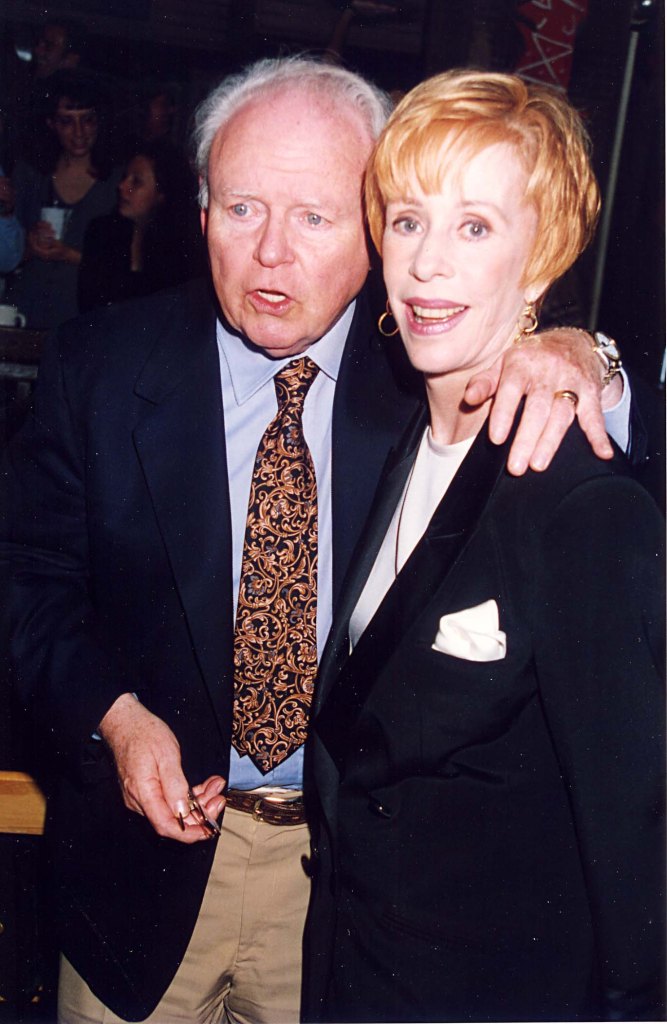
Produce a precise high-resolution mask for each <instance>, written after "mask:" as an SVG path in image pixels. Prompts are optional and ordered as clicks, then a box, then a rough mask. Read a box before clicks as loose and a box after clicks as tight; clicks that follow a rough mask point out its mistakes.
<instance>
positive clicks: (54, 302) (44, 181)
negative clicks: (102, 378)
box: [10, 71, 119, 328]
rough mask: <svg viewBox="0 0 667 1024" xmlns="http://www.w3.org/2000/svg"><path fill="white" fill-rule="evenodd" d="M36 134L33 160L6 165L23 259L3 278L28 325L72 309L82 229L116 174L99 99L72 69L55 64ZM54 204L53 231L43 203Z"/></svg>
mask: <svg viewBox="0 0 667 1024" xmlns="http://www.w3.org/2000/svg"><path fill="white" fill-rule="evenodd" d="M43 124H44V127H43V132H44V141H45V143H46V145H45V146H44V147H43V149H42V154H41V156H40V157H39V160H38V163H37V165H34V164H30V163H28V162H26V161H20V162H19V163H17V165H16V167H15V169H14V187H15V190H16V214H17V217H18V219H19V221H20V222H21V223H22V225H23V227H24V228H25V230H26V232H27V242H26V254H25V255H26V259H25V263H24V265H23V266H22V267H21V269H20V271H19V272H18V273H17V274H16V275H15V278H14V280H13V281H12V283H11V289H10V293H11V296H12V302H14V303H15V304H16V305H17V306H18V307H19V308H20V309H21V310H22V311H23V312H24V313H25V315H26V317H27V319H28V325H29V326H31V327H38V328H50V327H54V326H56V325H57V324H59V323H62V322H63V321H64V320H67V319H69V318H70V317H73V316H75V315H76V314H77V313H78V301H77V279H78V272H79V264H80V262H81V248H82V245H83V239H84V235H85V232H86V228H87V227H88V225H89V224H90V222H91V221H92V220H94V219H95V218H96V217H99V216H102V215H103V214H105V213H109V212H110V211H111V210H112V209H113V206H114V204H115V197H116V184H117V182H118V178H119V174H118V173H117V172H113V171H112V162H111V160H110V158H109V155H108V153H107V152H106V151H105V146H104V142H105V139H104V99H103V96H102V93H101V91H100V89H99V86H98V85H97V84H96V83H95V82H94V81H92V80H91V79H90V78H89V77H87V76H84V75H82V74H81V73H78V72H69V71H59V72H57V73H55V74H53V75H52V76H51V78H50V82H49V91H48V95H47V98H46V104H45V116H44V122H43ZM45 208H48V209H51V210H53V209H57V210H62V211H63V212H62V215H61V220H62V227H61V230H60V231H58V230H54V227H53V224H52V223H49V222H47V221H46V220H45V215H44V210H45Z"/></svg>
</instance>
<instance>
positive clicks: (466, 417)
mask: <svg viewBox="0 0 667 1024" xmlns="http://www.w3.org/2000/svg"><path fill="white" fill-rule="evenodd" d="M454 376H457V375H456V374H449V373H448V374H443V375H442V376H429V375H427V376H426V397H427V399H428V407H429V415H430V422H431V434H432V436H433V440H434V441H436V442H437V443H438V444H457V442H459V441H465V439H466V438H468V437H474V436H475V435H476V434H478V433H479V431H480V430H481V428H482V427H483V426H484V422H485V421H486V418H487V416H488V415H489V412H490V410H491V399H489V400H488V401H486V402H484V403H483V404H482V405H476V406H471V405H467V404H466V402H465V401H464V399H463V395H464V392H465V388H466V384H467V383H468V379H469V377H467V378H466V379H465V380H463V379H462V380H458V381H453V380H452V379H451V378H452V377H454Z"/></svg>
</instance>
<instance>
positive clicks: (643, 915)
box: [534, 477, 665, 1020]
mask: <svg viewBox="0 0 667 1024" xmlns="http://www.w3.org/2000/svg"><path fill="white" fill-rule="evenodd" d="M662 537H663V523H662V520H661V517H660V515H659V513H658V511H657V509H656V507H655V505H654V503H653V501H652V500H651V498H650V497H649V496H648V495H647V494H646V492H644V491H643V489H642V488H640V487H639V486H638V485H637V484H636V483H635V482H634V481H632V480H630V479H627V478H622V479H615V480H614V479H612V480H611V481H610V480H609V478H608V477H601V478H597V479H594V480H589V481H587V482H586V483H584V484H582V485H580V486H579V487H577V488H576V489H575V490H574V491H572V492H571V493H570V494H569V495H568V496H567V497H566V498H565V500H563V501H562V502H561V503H560V504H559V506H558V507H557V508H556V509H555V510H554V512H553V515H552V517H551V519H550V522H549V525H548V527H547V529H546V531H545V533H544V535H543V537H542V545H541V564H540V565H539V569H538V571H537V573H536V580H535V590H534V593H535V594H536V595H537V598H536V602H535V609H536V614H535V619H534V632H535V634H536V648H535V649H536V659H537V669H538V677H539V680H540V690H541V695H542V700H543V705H544V709H545V713H546V716H547V721H548V724H549V728H550V730H551V734H552V738H553V743H554V747H555V750H556V755H557V757H558V760H559V762H560V765H561V770H562V772H563V777H564V780H565V784H566V786H567V788H568V791H569V794H570V801H571V806H572V813H573V818H574V823H575V829H576V833H577V837H578V844H579V851H580V856H581V861H582V865H583V869H584V875H585V879H586V885H587V891H588V894H589V900H590V906H591V911H592V917H593V926H594V931H595V935H596V948H597V950H598V957H599V960H598V971H599V978H600V982H601V990H602V1000H603V1006H602V1007H601V1008H600V1013H601V1017H602V1019H604V1020H655V1019H663V1014H664V1002H663V997H664V991H663V983H662V974H663V962H664V949H665V947H664V922H663V914H664V891H663V882H664V832H663V814H662V802H663V789H664V777H663V765H664V737H663V731H664V730H663V726H664V714H665V709H664V702H663V690H662V679H663V677H664V662H663V656H664V627H663V623H664V596H663V583H662V574H663V557H662Z"/></svg>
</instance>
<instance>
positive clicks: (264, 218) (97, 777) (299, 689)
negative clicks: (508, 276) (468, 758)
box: [10, 60, 619, 1024]
mask: <svg viewBox="0 0 667 1024" xmlns="http://www.w3.org/2000/svg"><path fill="white" fill-rule="evenodd" d="M385 113H386V104H385V100H384V98H383V96H382V95H381V94H379V93H378V92H377V91H376V90H375V89H374V88H372V87H371V86H369V85H368V84H367V83H365V82H364V81H363V80H361V79H360V78H358V77H357V76H355V75H352V74H350V73H348V72H346V71H343V70H340V69H335V68H331V67H327V66H325V65H318V64H315V63H311V62H309V61H303V60H287V61H275V62H266V63H262V64H260V65H258V66H255V67H254V68H252V69H250V70H249V71H248V72H247V73H246V74H244V75H241V76H239V77H237V78H233V79H231V80H228V81H226V82H225V83H223V85H222V86H221V87H220V88H219V89H218V90H216V92H215V93H213V95H212V96H211V97H210V98H209V99H208V100H207V101H206V102H205V104H204V105H203V108H202V110H201V111H200V113H199V166H200V173H201V175H202V179H203V181H202V203H203V212H202V223H203V226H204V229H205V231H206V235H207V239H208V247H209V254H210V263H211V276H212V281H213V291H214V295H213V294H209V292H208V290H207V289H197V288H189V289H187V290H185V291H182V292H179V293H177V294H169V295H160V296H158V297H153V298H150V299H147V300H145V301H142V302H139V303H136V304H132V305H128V306H125V307H118V308H115V309H111V310H109V311H108V312H105V313H104V314H102V315H100V316H99V318H98V319H97V320H95V321H94V322H92V323H91V322H90V321H89V320H86V321H85V322H81V321H75V322H73V323H72V324H70V325H68V326H67V327H65V328H62V329H61V330H60V331H59V333H58V336H57V338H56V339H55V344H54V345H53V346H52V347H51V348H50V349H49V352H48V353H47V355H46V356H45V358H44V362H43V365H42V368H41V371H40V382H39V386H38V389H37V396H36V407H35V414H34V416H33V418H32V419H31V421H30V422H29V423H28V424H27V426H26V428H25V429H24V431H23V432H22V434H21V435H20V436H19V437H18V439H17V442H16V444H15V446H14V449H13V452H12V457H11V471H10V472H11V475H12V478H13V482H14V488H15V494H16V500H15V509H16V512H15V525H14V527H13V536H12V549H13V552H14V557H15V570H14V579H15V597H14V608H15V616H14V617H15V625H14V634H13V650H14V657H15V660H16V663H17V677H18V686H19V691H20V694H21V698H22V701H23V703H24V704H25V705H26V706H27V707H28V708H29V710H30V712H31V714H32V716H33V718H34V721H35V726H36V728H37V729H38V730H40V735H41V736H43V738H44V742H45V743H46V742H48V745H49V748H50V750H51V751H52V754H53V769H52V771H53V777H54V793H53V795H52V799H51V802H50V810H49V816H48V826H47V830H48V834H49V841H50V850H51V853H52V859H53V864H54V892H55V896H56V902H57V908H58V914H59V918H60V923H61V933H60V934H61V943H62V949H63V961H62V967H61V986H60V1011H59V1012H60V1019H61V1021H66V1022H71V1021H83V1020H86V1021H100V1022H101V1021H103V1020H104V1021H105V1022H109V1021H117V1020H119V1019H128V1020H140V1019H146V1018H148V1019H149V1020H151V1021H155V1022H160V1024H163V1022H165V1021H172V1020H180V1021H202V1022H203V1021H213V1020H216V1021H217V1020H229V1021H257V1022H259V1021H266V1022H272V1024H277V1022H280V1021H294V1020H296V1019H297V1017H298V1005H299V986H300V945H301V931H302V926H303V919H304V916H305V910H306V904H307V900H308V895H309V882H308V878H307V875H306V869H307V854H308V831H307V826H306V824H305V817H304V810H303V801H302V798H301V785H302V757H303V741H304V739H305V735H306V726H307V719H308V708H309V702H310V696H311V693H312V689H313V682H314V673H315V668H316V663H317V654H318V652H321V650H322V646H323V644H324V641H325V638H326V635H327V632H328V629H329V625H330V622H331V617H332V608H333V607H334V606H335V600H336V594H337V593H338V590H339V588H340V584H341V582H342V578H343V575H344V573H345V571H346V569H347V567H348V565H349V562H350V559H351V557H352V552H353V549H354V546H355V542H356V540H357V537H358V534H359V530H360V527H361V524H362V522H363V519H364V517H365V515H366V513H367V511H368V508H369V505H370V502H371V498H372V496H373V492H374V488H375V485H376V482H377V479H378V476H379V473H380V470H381V467H382V464H383V462H384V460H385V457H386V455H387V452H388V450H389V448H390V446H391V445H392V444H393V443H394V441H395V440H396V438H397V437H398V435H399V434H400V432H401V430H402V428H403V426H404V424H405V422H406V420H407V418H408V417H409V416H410V415H411V413H412V411H413V409H414V405H415V401H417V400H418V399H416V398H415V396H414V394H413V393H412V392H411V388H410V385H411V383H412V380H411V378H410V376H409V374H408V372H407V371H406V370H403V374H402V377H401V376H399V377H398V378H397V377H396V376H395V373H394V367H393V366H392V362H391V359H390V356H391V354H392V349H391V348H386V347H385V346H391V345H392V344H393V343H391V342H389V343H386V342H382V339H379V338H378V336H377V331H376V328H375V320H374V318H373V316H372V315H371V308H370V302H369V295H368V290H369V289H368V287H367V286H366V284H365V282H366V277H367V274H368V269H369V257H368V253H367V250H366V246H365V241H364V225H363V218H362V209H361V189H360V185H361V178H362V174H363V170H364V165H365V162H366V159H367V157H368V154H369V152H370V148H371V145H372V140H373V137H374V136H375V135H376V134H377V132H378V131H379V129H380V127H381V124H382V121H383V118H384V116H385ZM376 317H377V313H376V314H375V318H376ZM556 341H557V344H555V343H554V344H552V346H551V348H549V347H548V346H547V345H546V343H544V342H542V343H541V344H537V345H535V346H534V347H533V348H532V349H531V352H530V356H529V357H528V358H527V357H526V355H525V353H523V352H521V351H520V350H517V351H516V352H514V353H513V362H512V365H511V366H508V367H507V368H506V370H505V371H503V373H504V378H503V379H504V380H506V383H505V384H504V386H503V385H501V390H500V392H499V398H498V401H497V406H496V410H495V417H494V420H493V422H492V426H491V429H492V431H493V436H494V439H495V440H500V439H504V437H505V435H506V432H507V430H508V428H509V424H510V422H511V420H512V418H513V413H514V408H515V405H516V403H517V401H518V399H519V397H520V395H521V394H522V393H523V392H527V393H528V400H527V403H526V409H525V413H524V420H523V426H522V428H521V429H520V431H519V433H518V435H517V440H516V443H515V445H514V449H513V453H512V456H511V464H510V468H511V469H512V471H514V472H517V473H521V472H523V471H524V470H525V469H526V467H527V465H528V462H529V459H530V462H531V465H533V467H534V468H544V467H545V466H546V464H547V463H548V461H549V458H550V456H551V454H552V452H553V450H554V448H555V446H556V445H557V443H558V439H559V437H560V435H561V434H562V432H563V431H564V429H565V428H566V427H567V425H568V424H569V422H570V420H571V418H572V415H573V413H572V405H571V403H569V402H567V401H563V400H557V401H553V397H552V396H553V393H554V392H555V391H558V390H561V389H568V390H572V391H575V392H577V393H578V394H579V397H580V402H579V416H580V420H581V421H582V423H583V425H584V428H585V429H587V431H588V434H589V437H591V439H592V441H593V443H594V447H595V449H596V451H597V452H598V453H599V454H600V455H602V456H603V457H604V456H605V455H607V454H609V453H610V446H609V442H608V441H607V438H606V435H605V433H604V428H603V423H602V417H601V415H600V412H599V400H598V395H599V391H600V381H601V377H602V372H601V371H602V369H603V367H602V361H601V360H599V359H598V357H597V356H596V355H595V354H592V353H591V352H590V351H589V350H590V349H591V341H590V339H589V338H588V337H587V336H586V335H584V334H583V333H581V334H579V335H570V336H569V337H568V336H567V335H565V334H559V335H558V336H557V339H556ZM566 345H567V347H566ZM575 350H577V351H578V355H576V354H574V355H573V353H575ZM556 353H562V354H556ZM579 364H581V365H582V366H583V369H580V368H579ZM499 372H500V367H494V368H492V370H491V371H489V373H488V374H484V375H482V376H481V377H480V378H479V379H477V380H476V381H473V382H472V383H471V385H470V388H469V391H468V398H469V399H470V401H471V402H472V401H474V402H479V401H482V400H484V399H485V398H486V397H487V395H488V394H490V393H491V392H492V391H493V390H494V389H495V386H496V378H497V376H498V374H499ZM618 383H619V382H618V381H616V382H615V384H614V385H612V389H613V387H615V386H616V385H618ZM612 389H607V392H608V393H609V392H611V391H612ZM615 397H616V396H615V395H614V394H613V393H609V394H608V400H609V401H610V402H612V403H613V401H614V400H615ZM318 536H319V542H318ZM99 736H101V737H102V740H101V741H100V739H99V738H98V737H99ZM230 751H231V755H230ZM224 780H229V789H228V790H226V791H225V795H224V796H223V787H224V785H225V781H224ZM119 782H120V786H119V785H118V783H119ZM223 808H224V818H223V819H222V834H221V835H220V836H219V838H217V831H218V826H217V820H218V819H219V817H220V815H221V813H222V811H223ZM149 1015H150V1016H149Z"/></svg>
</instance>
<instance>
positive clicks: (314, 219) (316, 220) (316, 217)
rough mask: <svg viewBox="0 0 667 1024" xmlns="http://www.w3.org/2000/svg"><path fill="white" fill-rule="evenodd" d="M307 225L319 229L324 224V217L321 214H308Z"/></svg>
mask: <svg viewBox="0 0 667 1024" xmlns="http://www.w3.org/2000/svg"><path fill="white" fill-rule="evenodd" d="M306 223H307V224H310V226H311V227H314V228H316V227H319V225H320V224H322V223H323V217H321V215H320V214H319V213H308V214H306Z"/></svg>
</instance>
